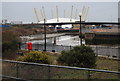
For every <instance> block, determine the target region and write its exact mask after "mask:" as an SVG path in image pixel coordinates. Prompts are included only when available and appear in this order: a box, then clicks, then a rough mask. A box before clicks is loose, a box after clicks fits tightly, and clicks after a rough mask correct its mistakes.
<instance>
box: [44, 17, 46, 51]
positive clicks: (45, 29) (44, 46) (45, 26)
mask: <svg viewBox="0 0 120 81" xmlns="http://www.w3.org/2000/svg"><path fill="white" fill-rule="evenodd" d="M44 40H45V42H44V51H46V26H45V19H44Z"/></svg>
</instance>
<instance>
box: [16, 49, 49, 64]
mask: <svg viewBox="0 0 120 81" xmlns="http://www.w3.org/2000/svg"><path fill="white" fill-rule="evenodd" d="M18 60H19V61H23V62H34V63H42V64H49V63H50V60H49V56H48V55H46V54H45V53H42V52H38V51H31V52H30V53H27V54H25V55H23V56H20V57H19V58H18Z"/></svg>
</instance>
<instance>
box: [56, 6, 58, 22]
mask: <svg viewBox="0 0 120 81" xmlns="http://www.w3.org/2000/svg"><path fill="white" fill-rule="evenodd" d="M56 16H57V22H59V18H58V6H56Z"/></svg>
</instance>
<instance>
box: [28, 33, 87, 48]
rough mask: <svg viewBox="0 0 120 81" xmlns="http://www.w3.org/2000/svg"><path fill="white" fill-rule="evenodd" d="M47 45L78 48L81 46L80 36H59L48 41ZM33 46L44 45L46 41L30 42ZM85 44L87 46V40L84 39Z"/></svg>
mask: <svg viewBox="0 0 120 81" xmlns="http://www.w3.org/2000/svg"><path fill="white" fill-rule="evenodd" d="M46 41H47V44H54V43H55V42H54V41H56V44H55V45H64V46H76V45H80V38H79V37H78V36H71V35H65V36H59V37H53V38H49V39H47V40H46ZM28 42H31V43H33V44H44V40H32V41H28ZM82 43H83V44H85V40H84V39H83V42H82Z"/></svg>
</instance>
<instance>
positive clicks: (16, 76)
mask: <svg viewBox="0 0 120 81" xmlns="http://www.w3.org/2000/svg"><path fill="white" fill-rule="evenodd" d="M16 77H17V78H18V63H16ZM17 81H18V80H17Z"/></svg>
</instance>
